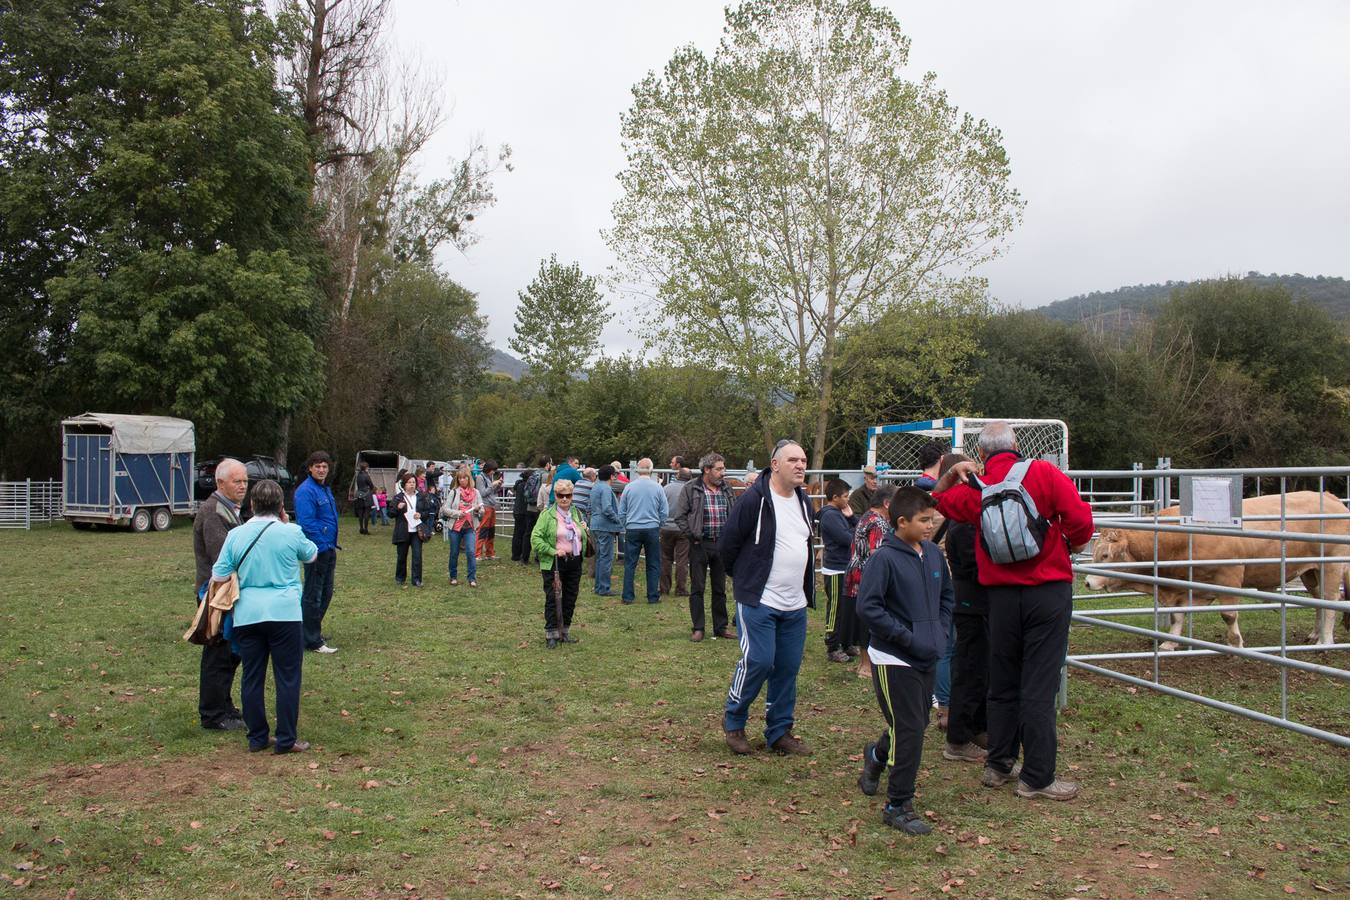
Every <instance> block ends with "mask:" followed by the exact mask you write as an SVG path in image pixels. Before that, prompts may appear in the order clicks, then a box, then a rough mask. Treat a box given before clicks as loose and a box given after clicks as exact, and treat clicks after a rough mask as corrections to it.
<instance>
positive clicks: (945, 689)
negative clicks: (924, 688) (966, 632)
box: [933, 625, 956, 706]
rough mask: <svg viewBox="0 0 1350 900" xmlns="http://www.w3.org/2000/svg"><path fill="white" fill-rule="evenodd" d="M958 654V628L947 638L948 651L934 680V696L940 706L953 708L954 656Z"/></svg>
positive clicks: (940, 661)
mask: <svg viewBox="0 0 1350 900" xmlns="http://www.w3.org/2000/svg"><path fill="white" fill-rule="evenodd" d="M955 652H956V627H955V625H953V626H952V633H951V634H950V635H948V636H947V649H946V650H944V651H943V653H942V656H941V657H939V658H938V661H937V677H936V678H934V679H933V696H934V697H937V702H938V706H951V705H952V704H951V700H952V654H953V653H955Z"/></svg>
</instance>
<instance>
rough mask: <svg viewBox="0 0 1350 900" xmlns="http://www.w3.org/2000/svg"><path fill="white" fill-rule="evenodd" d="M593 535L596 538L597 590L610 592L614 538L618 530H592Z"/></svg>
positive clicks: (597, 591)
mask: <svg viewBox="0 0 1350 900" xmlns="http://www.w3.org/2000/svg"><path fill="white" fill-rule="evenodd" d="M591 537H592V538H594V539H595V592H596V593H597V594H608V593H610V592H611V590H613V588H612V587H611V586H610V573H611V572H613V571H614V539H615V538H616V537H618V532H615V531H592V532H591Z"/></svg>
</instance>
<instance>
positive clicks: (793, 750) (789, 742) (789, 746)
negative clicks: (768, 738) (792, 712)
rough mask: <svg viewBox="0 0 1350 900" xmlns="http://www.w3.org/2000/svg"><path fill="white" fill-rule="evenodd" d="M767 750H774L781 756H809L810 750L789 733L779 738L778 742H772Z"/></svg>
mask: <svg viewBox="0 0 1350 900" xmlns="http://www.w3.org/2000/svg"><path fill="white" fill-rule="evenodd" d="M769 749H770V750H774V751H776V752H777V753H779V754H781V755H783V756H810V755H811V748H810V747H808V746H806V745H805V744H803V743H802V742H801V741H800V740H798V739H797V736H796V735H794V734H793V733H792V732H790V731H789V732H788V733H787V734H785V735H783V736H782V737H780V738H779V739H778V740H776V741H774V742H773V744H771V745H770V747H769Z"/></svg>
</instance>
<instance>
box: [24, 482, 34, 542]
mask: <svg viewBox="0 0 1350 900" xmlns="http://www.w3.org/2000/svg"><path fill="white" fill-rule="evenodd" d="M23 530H24V531H32V530H33V479H31V478H28V479H25V480H24V502H23Z"/></svg>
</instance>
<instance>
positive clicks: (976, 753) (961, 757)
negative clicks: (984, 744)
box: [942, 741, 989, 763]
mask: <svg viewBox="0 0 1350 900" xmlns="http://www.w3.org/2000/svg"><path fill="white" fill-rule="evenodd" d="M988 755H989V754H988V753H987V752H985V751H984V750H981V749H980V748H979V747H977V746H975V743H974V742H973V741H966V742H965V743H964V744H953V743H952V742H951V741H948V742H947V746H945V747H943V748H942V758H943V759H950V760H952V761H953V762H972V763H983V762H984V760H985V757H987V756H988Z"/></svg>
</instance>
